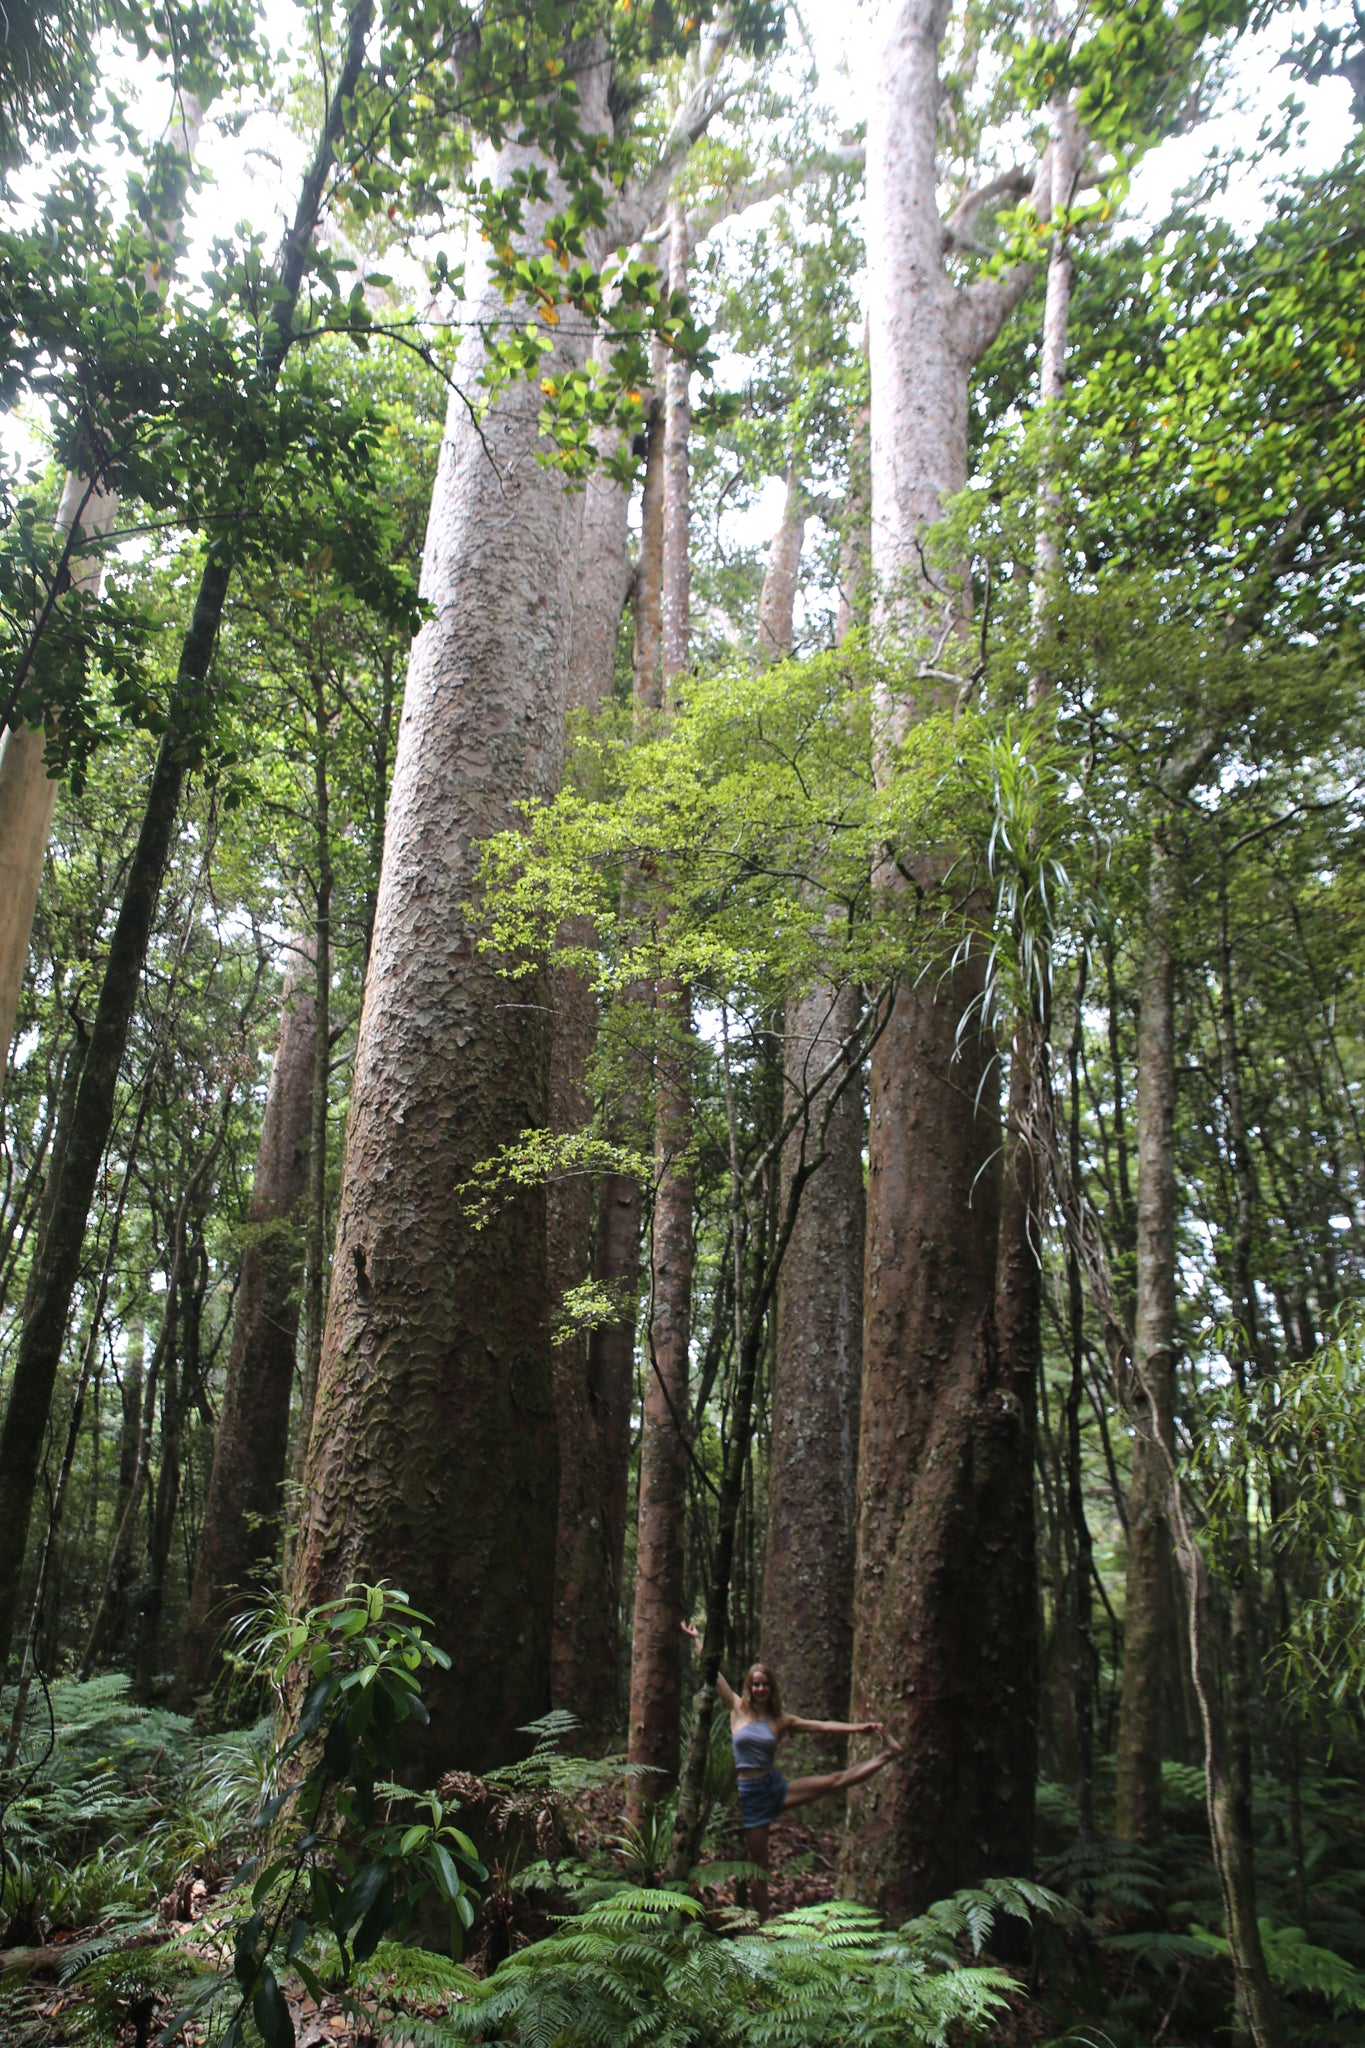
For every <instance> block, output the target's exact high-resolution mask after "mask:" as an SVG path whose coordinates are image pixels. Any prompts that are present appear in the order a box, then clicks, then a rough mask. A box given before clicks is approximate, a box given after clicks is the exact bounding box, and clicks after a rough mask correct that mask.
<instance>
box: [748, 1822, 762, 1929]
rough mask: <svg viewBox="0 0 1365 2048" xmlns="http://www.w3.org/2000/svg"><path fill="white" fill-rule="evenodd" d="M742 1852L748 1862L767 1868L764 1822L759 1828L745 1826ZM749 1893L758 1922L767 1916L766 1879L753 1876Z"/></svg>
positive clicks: (760, 1867)
mask: <svg viewBox="0 0 1365 2048" xmlns="http://www.w3.org/2000/svg"><path fill="white" fill-rule="evenodd" d="M744 1854H745V1856H746V1857H747V1858H748V1860H749V1862H750V1863H756V1864H757V1865H758V1867H759V1869H760V1870H766V1869H767V1868H768V1826H767V1823H766V1822H765V1823H764V1825H763V1826H762V1827H761V1828H745V1830H744ZM750 1895H751V1897H752V1899H753V1905H754V1911H755V1913H757V1915H758V1917H759V1920H760V1922H762V1921H764V1920H766V1919H767V1917H768V1880H767V1878H766V1877H756V1878H754V1880H753V1884H752V1890H751V1894H750Z"/></svg>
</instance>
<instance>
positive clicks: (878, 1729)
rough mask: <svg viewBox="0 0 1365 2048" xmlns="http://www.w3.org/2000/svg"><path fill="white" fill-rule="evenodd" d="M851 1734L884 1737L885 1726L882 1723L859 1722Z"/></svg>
mask: <svg viewBox="0 0 1365 2048" xmlns="http://www.w3.org/2000/svg"><path fill="white" fill-rule="evenodd" d="M853 1732H854V1734H855V1735H885V1733H886V1724H885V1723H884V1722H882V1721H860V1722H859V1723H858V1726H857V1727H856V1728H855V1729H854V1731H853Z"/></svg>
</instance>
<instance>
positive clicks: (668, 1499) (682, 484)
mask: <svg viewBox="0 0 1365 2048" xmlns="http://www.w3.org/2000/svg"><path fill="white" fill-rule="evenodd" d="M668 251H669V284H670V288H671V289H672V290H673V291H680V290H683V289H685V287H686V279H687V221H686V218H685V216H684V214H683V211H682V208H681V206H680V205H679V204H678V203H677V202H676V201H674V202H672V203H671V204H670V207H669V235H668ZM690 367H691V366H690V365H689V364H688V363H686V362H685V361H680V360H678V359H675V358H670V360H669V363H668V367H667V371H666V373H665V380H664V433H663V489H662V499H663V505H662V520H661V528H662V532H661V540H660V617H661V622H662V623H661V633H660V659H661V662H662V668H663V687H664V694H665V699H666V701H671V699H672V695H673V692H674V690H675V689H676V687H677V684H678V680H679V679H680V677H681V676H682V673H683V671H684V670H685V668H686V666H687V659H688V641H689V593H690V583H691V577H690V569H691V565H690V559H689V545H690V517H691V513H690V502H689V498H690V494H689V477H688V435H689V430H690V411H689V405H688V379H689V376H690ZM642 686H643V687H647V678H642V676H641V672H640V667H639V665H638V664H637V670H636V689H637V698H638V697H639V695H640V694H641V691H642ZM656 1002H657V1006H658V1010H659V1012H660V1019H661V1023H662V1024H663V1027H664V1035H663V1037H662V1040H661V1043H660V1047H659V1054H658V1066H657V1073H656V1080H655V1112H654V1115H655V1136H654V1166H655V1195H654V1221H653V1229H652V1232H651V1240H650V1245H651V1249H650V1257H651V1268H650V1328H649V1361H648V1375H647V1381H646V1390H645V1404H644V1417H643V1422H642V1426H641V1436H640V1499H639V1523H638V1533H637V1537H636V1551H635V1573H636V1576H635V1613H634V1626H633V1629H632V1635H631V1666H630V1710H629V1728H628V1739H627V1755H628V1756H629V1759H630V1761H631V1763H633V1764H644V1765H648V1766H649V1767H650V1769H651V1771H652V1772H653V1773H654V1775H653V1776H652V1777H650V1778H649V1779H648V1780H644V1781H642V1780H639V1779H636V1780H634V1781H632V1784H631V1788H630V1795H629V1799H630V1810H631V1812H632V1813H633V1814H638V1813H639V1811H640V1809H641V1806H642V1804H643V1803H644V1802H645V1801H648V1800H651V1799H657V1798H659V1797H661V1796H662V1795H663V1794H664V1793H665V1792H667V1791H668V1790H669V1789H670V1787H671V1784H672V1781H673V1779H674V1778H675V1776H676V1775H677V1769H678V1750H679V1738H680V1716H681V1709H682V1632H681V1623H682V1619H683V1611H682V1601H683V1557H684V1540H685V1534H686V1522H687V1451H688V1443H687V1432H688V1416H689V1403H688V1362H689V1343H690V1337H691V1322H692V1255H693V1241H692V1176H691V1170H690V1166H689V1163H688V1154H689V1150H690V1147H691V1140H692V1073H691V1058H690V1053H691V1037H692V1000H691V992H690V991H689V990H687V989H684V988H678V987H676V986H671V985H667V984H665V985H661V986H660V988H659V990H658V992H657V997H656Z"/></svg>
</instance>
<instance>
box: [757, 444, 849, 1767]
mask: <svg viewBox="0 0 1365 2048" xmlns="http://www.w3.org/2000/svg"><path fill="white" fill-rule="evenodd" d="M800 490H801V485H800V479H799V478H798V477H797V475H796V474H795V471H794V469H793V470H792V471H791V472H789V474H788V479H787V502H786V506H785V508H784V514H783V520H782V525H781V527H780V528H779V529H778V533H777V535H776V537H775V539H774V541H773V547H772V552H771V554H770V556H769V558H768V568H767V572H766V574H765V576H764V579H763V594H762V598H761V600H760V603H759V652H760V655H761V656H762V657H763V658H764V659H766V660H769V661H778V660H781V659H782V658H783V656H785V655H786V654H788V653H790V651H791V645H792V637H793V635H792V610H793V605H794V602H795V597H796V589H797V578H798V573H799V565H800V558H801V538H802V536H803V534H804V530H805V520H804V517H803V516H802V512H801V506H800ZM864 509H865V508H864ZM846 542H847V545H846V548H845V554H846V556H847V558H848V569H849V577H848V580H849V581H850V582H854V581H856V576H857V571H856V569H855V568H854V567H853V563H854V561H855V560H856V558H857V557H858V556H859V555H862V556H863V557H864V558H865V552H866V534H865V533H863V532H852V531H851V532H850V534H849V535H847V536H846ZM860 544H861V545H860ZM842 580H843V579H841V581H842ZM858 1016H859V1002H858V992H857V990H856V989H854V988H845V989H831V988H827V987H823V986H817V987H815V988H813V989H811V990H809V991H807V992H806V993H805V994H804V995H801V996H793V997H791V998H790V999H789V1001H788V1003H787V1011H786V1019H785V1023H784V1030H783V1039H784V1055H783V1056H784V1063H785V1072H786V1086H785V1104H784V1107H785V1111H786V1113H788V1114H790V1112H791V1110H792V1108H793V1106H794V1104H795V1102H796V1101H797V1100H798V1099H799V1097H801V1096H803V1095H807V1094H808V1093H809V1092H810V1090H811V1086H812V1083H813V1081H814V1080H815V1078H816V1077H817V1076H818V1075H819V1074H821V1073H823V1072H824V1070H825V1069H826V1068H827V1067H828V1066H829V1065H830V1064H831V1062H832V1060H833V1059H834V1056H835V1053H836V1052H837V1050H838V1047H839V1046H840V1045H841V1044H842V1043H844V1042H845V1041H846V1040H847V1039H848V1037H849V1035H850V1033H851V1032H853V1031H854V1030H855V1029H856V1027H857V1023H858ZM838 1079H839V1077H838V1076H832V1077H831V1079H830V1080H829V1081H828V1082H827V1083H826V1088H825V1090H824V1091H823V1092H820V1091H817V1092H816V1094H815V1095H814V1097H813V1099H812V1100H811V1103H810V1108H809V1112H808V1118H807V1120H806V1122H807V1127H808V1128H811V1127H818V1126H819V1124H820V1122H821V1121H822V1119H823V1116H824V1102H823V1094H824V1093H828V1092H831V1091H832V1090H833V1089H835V1088H836V1087H837V1085H838ZM801 1149H802V1138H801V1131H800V1130H799V1129H798V1131H797V1132H796V1133H794V1135H793V1137H792V1139H791V1140H790V1141H789V1142H788V1144H787V1146H786V1148H785V1150H784V1153H783V1160H782V1207H783V1209H784V1210H785V1209H786V1207H787V1203H788V1200H789V1197H790V1191H791V1184H792V1176H793V1173H794V1172H795V1171H796V1169H797V1166H798V1162H799V1157H800V1153H801ZM824 1152H825V1157H824V1159H823V1161H822V1162H821V1164H820V1166H819V1167H818V1168H817V1170H816V1171H815V1173H813V1174H812V1176H811V1178H810V1180H809V1182H808V1183H807V1184H806V1185H805V1187H804V1188H803V1189H802V1192H801V1199H800V1203H799V1206H798V1207H797V1211H796V1217H795V1221H794V1223H793V1226H792V1233H791V1237H790V1239H789V1240H788V1244H787V1249H786V1255H785V1257H784V1258H783V1261H782V1268H781V1273H780V1276H779V1279H778V1283H777V1332H776V1350H775V1355H774V1364H773V1390H772V1448H771V1454H770V1461H769V1468H768V1530H767V1556H766V1562H765V1565H764V1573H763V1626H762V1655H763V1657H764V1659H765V1661H770V1662H771V1663H772V1664H773V1665H774V1667H775V1668H776V1669H777V1670H778V1671H779V1672H780V1674H781V1678H782V1687H783V1694H784V1697H785V1699H786V1701H787V1703H788V1705H789V1706H790V1707H791V1709H792V1710H793V1711H794V1712H795V1713H798V1714H804V1715H807V1716H809V1717H811V1718H813V1719H817V1720H819V1719H833V1720H841V1719H843V1718H844V1716H845V1714H846V1711H847V1707H848V1693H849V1677H850V1669H851V1663H852V1656H853V1539H854V1523H855V1487H856V1481H857V1451H858V1401H859V1383H860V1377H861V1371H862V1337H863V1327H862V1326H863V1225H864V1199H863V1102H862V1088H861V1086H851V1087H846V1088H845V1089H844V1090H843V1092H842V1094H840V1095H839V1097H838V1100H837V1102H836V1103H835V1105H834V1108H833V1110H832V1111H831V1112H830V1116H829V1122H828V1127H827V1129H826V1133H825V1143H824ZM808 1743H809V1746H810V1749H811V1753H812V1757H813V1760H814V1761H815V1762H816V1763H817V1764H819V1765H822V1766H823V1765H828V1766H830V1767H831V1768H837V1767H838V1765H839V1763H840V1762H841V1760H842V1749H843V1745H842V1743H841V1742H840V1741H839V1740H838V1738H834V1739H830V1738H824V1739H823V1740H822V1739H820V1738H815V1737H812V1738H808Z"/></svg>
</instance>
